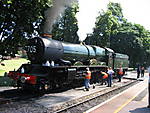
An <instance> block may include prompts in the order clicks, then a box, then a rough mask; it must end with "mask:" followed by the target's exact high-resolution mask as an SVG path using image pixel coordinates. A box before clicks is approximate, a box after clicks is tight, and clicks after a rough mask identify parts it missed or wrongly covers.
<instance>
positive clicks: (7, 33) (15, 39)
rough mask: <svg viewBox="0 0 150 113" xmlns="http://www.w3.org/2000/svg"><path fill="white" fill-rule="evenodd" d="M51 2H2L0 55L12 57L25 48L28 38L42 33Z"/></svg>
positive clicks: (5, 0)
mask: <svg viewBox="0 0 150 113" xmlns="http://www.w3.org/2000/svg"><path fill="white" fill-rule="evenodd" d="M50 4H51V0H0V9H1V11H0V45H1V47H0V55H11V56H14V54H15V53H16V52H17V49H18V47H19V46H24V45H25V43H26V37H28V38H30V37H31V36H32V35H33V33H37V32H39V31H40V25H41V23H42V21H43V20H44V11H45V10H46V9H47V8H48V7H49V6H50Z"/></svg>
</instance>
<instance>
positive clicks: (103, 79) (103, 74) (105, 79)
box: [101, 71, 108, 85]
mask: <svg viewBox="0 0 150 113" xmlns="http://www.w3.org/2000/svg"><path fill="white" fill-rule="evenodd" d="M101 76H102V83H101V85H103V83H105V85H106V84H107V79H108V74H107V73H106V72H103V71H101Z"/></svg>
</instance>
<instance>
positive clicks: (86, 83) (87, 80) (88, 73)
mask: <svg viewBox="0 0 150 113" xmlns="http://www.w3.org/2000/svg"><path fill="white" fill-rule="evenodd" d="M90 79H91V71H90V69H89V68H86V73H85V79H84V86H85V90H86V91H89V88H90Z"/></svg>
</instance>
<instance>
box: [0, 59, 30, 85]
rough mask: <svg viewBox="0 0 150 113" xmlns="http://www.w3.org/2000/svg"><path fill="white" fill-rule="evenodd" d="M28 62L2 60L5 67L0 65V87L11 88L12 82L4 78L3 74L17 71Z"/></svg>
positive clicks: (22, 60)
mask: <svg viewBox="0 0 150 113" xmlns="http://www.w3.org/2000/svg"><path fill="white" fill-rule="evenodd" d="M27 62H29V61H28V60H26V59H24V58H18V59H12V60H4V61H3V62H2V63H4V64H5V66H2V65H0V86H12V85H13V84H14V81H13V80H12V79H10V78H9V77H5V76H4V73H5V72H7V73H8V72H9V71H13V70H17V69H18V68H19V67H20V66H21V65H22V64H24V63H27Z"/></svg>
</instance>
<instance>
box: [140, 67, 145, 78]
mask: <svg viewBox="0 0 150 113" xmlns="http://www.w3.org/2000/svg"><path fill="white" fill-rule="evenodd" d="M144 71H145V69H144V66H143V67H141V77H144Z"/></svg>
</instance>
